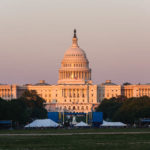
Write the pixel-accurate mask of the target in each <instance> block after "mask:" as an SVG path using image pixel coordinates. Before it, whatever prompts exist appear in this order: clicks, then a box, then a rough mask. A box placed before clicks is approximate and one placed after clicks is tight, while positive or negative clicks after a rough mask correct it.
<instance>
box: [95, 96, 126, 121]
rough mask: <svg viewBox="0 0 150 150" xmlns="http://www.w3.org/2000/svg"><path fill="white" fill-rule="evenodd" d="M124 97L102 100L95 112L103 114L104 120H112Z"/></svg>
mask: <svg viewBox="0 0 150 150" xmlns="http://www.w3.org/2000/svg"><path fill="white" fill-rule="evenodd" d="M125 99H126V98H125V97H118V98H115V97H113V98H111V99H109V100H108V99H104V100H103V101H102V103H101V104H100V105H99V107H98V108H97V109H96V111H101V112H103V117H104V119H107V120H112V119H113V116H114V114H115V113H116V111H117V110H118V109H119V108H120V107H121V105H122V104H123V101H124V100H125Z"/></svg>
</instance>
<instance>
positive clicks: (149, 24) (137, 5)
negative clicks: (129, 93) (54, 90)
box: [0, 0, 150, 84]
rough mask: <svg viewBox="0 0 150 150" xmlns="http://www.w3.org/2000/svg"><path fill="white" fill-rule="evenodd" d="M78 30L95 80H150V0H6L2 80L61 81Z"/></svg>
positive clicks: (0, 15) (0, 4)
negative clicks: (66, 56) (60, 70)
mask: <svg viewBox="0 0 150 150" xmlns="http://www.w3.org/2000/svg"><path fill="white" fill-rule="evenodd" d="M74 28H76V29H77V36H78V39H79V46H80V47H81V48H82V49H84V51H85V52H86V54H87V58H88V59H89V62H90V67H91V68H92V80H93V81H94V83H96V84H99V83H102V82H104V81H105V80H106V79H111V80H112V81H113V82H115V83H119V84H120V83H123V82H125V81H129V82H131V83H139V82H141V83H147V82H149V83H150V0H0V83H9V84H10V83H17V84H24V83H37V82H38V81H39V80H41V79H45V80H46V81H47V82H48V83H50V84H56V83H57V80H58V69H59V67H60V63H61V60H62V58H63V56H64V53H65V51H66V50H67V49H68V48H69V47H70V46H71V44H72V36H73V29H74Z"/></svg>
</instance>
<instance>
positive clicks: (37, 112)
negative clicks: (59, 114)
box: [20, 90, 47, 119]
mask: <svg viewBox="0 0 150 150" xmlns="http://www.w3.org/2000/svg"><path fill="white" fill-rule="evenodd" d="M20 100H22V101H24V102H25V104H26V105H27V107H28V109H29V110H30V111H31V118H32V119H36V118H40V119H42V118H46V117H47V110H46V109H45V105H44V104H45V100H44V99H43V98H41V97H40V96H38V94H37V93H36V91H28V90H26V91H25V92H24V93H23V95H22V96H21V98H20Z"/></svg>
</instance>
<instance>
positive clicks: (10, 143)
mask: <svg viewBox="0 0 150 150" xmlns="http://www.w3.org/2000/svg"><path fill="white" fill-rule="evenodd" d="M87 132H92V133H93V132H96V133H97V132H150V129H149V128H144V129H138V128H135V129H132V128H126V129H44V130H0V134H5V133H6V134H8V133H10V134H21V133H23V134H27V135H26V136H22V135H20V136H14V135H12V136H0V150H84V149H86V150H97V149H98V150H108V149H111V150H135V149H136V150H141V149H142V150H149V149H150V134H149V133H148V134H134V135H131V134H119V135H116V134H114V135H111V134H108V135H94V134H91V135H77V134H76V135H60V136H58V135H54V136H52V135H45V136H39V135H38V136H37V135H34V136H29V135H28V134H29V133H35V134H36V133H37V134H38V133H43V134H44V133H87Z"/></svg>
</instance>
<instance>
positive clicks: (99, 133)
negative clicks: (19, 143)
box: [0, 132, 150, 137]
mask: <svg viewBox="0 0 150 150" xmlns="http://www.w3.org/2000/svg"><path fill="white" fill-rule="evenodd" d="M113 134H114V135H117V134H125V135H126V134H150V132H87V133H26V134H22V133H20V134H0V137H1V136H56V135H113Z"/></svg>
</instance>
